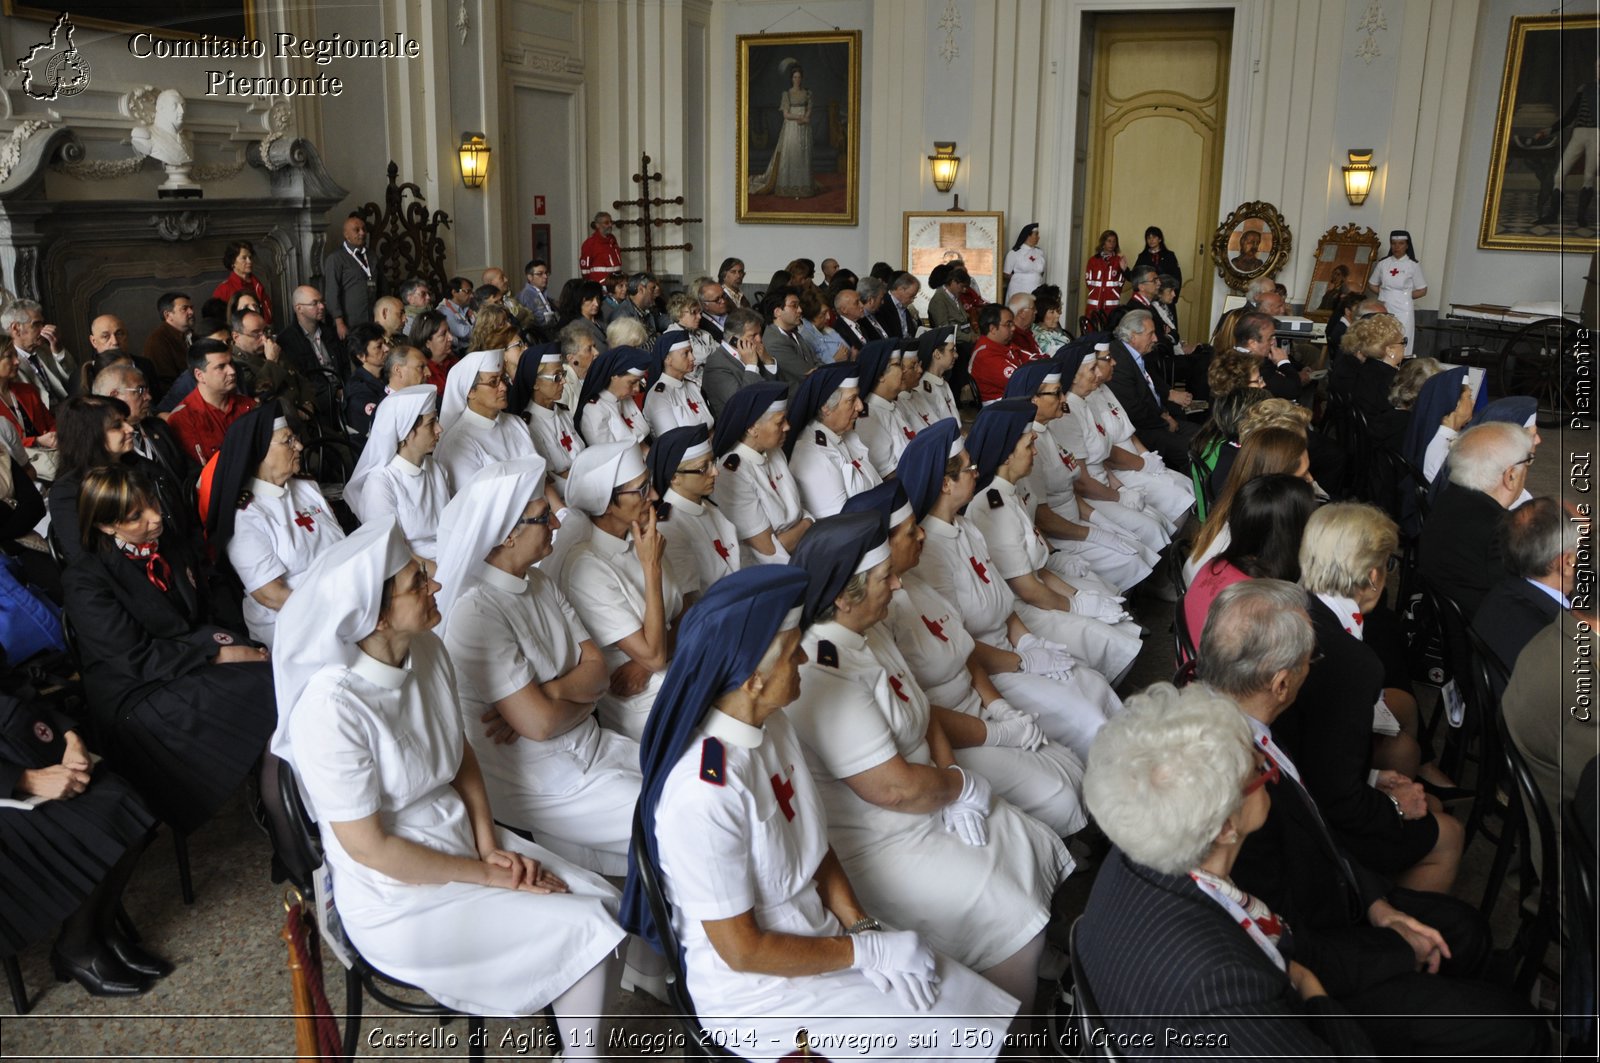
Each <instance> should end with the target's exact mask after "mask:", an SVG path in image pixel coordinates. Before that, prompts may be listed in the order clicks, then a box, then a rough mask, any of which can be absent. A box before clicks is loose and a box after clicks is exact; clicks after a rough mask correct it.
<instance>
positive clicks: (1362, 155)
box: [1344, 148, 1378, 207]
mask: <svg viewBox="0 0 1600 1063" xmlns="http://www.w3.org/2000/svg"><path fill="white" fill-rule="evenodd" d="M1345 154H1347V155H1349V156H1350V162H1349V164H1348V165H1347V166H1345V167H1344V195H1345V198H1346V199H1348V200H1349V201H1350V205H1351V206H1352V207H1359V206H1361V204H1363V203H1365V202H1366V201H1367V193H1368V192H1371V191H1372V175H1373V174H1375V173H1377V172H1378V168H1377V167H1376V166H1374V165H1372V149H1371V148H1351V149H1350V150H1349V151H1348V152H1346V153H1345Z"/></svg>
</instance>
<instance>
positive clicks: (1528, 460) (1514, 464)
mask: <svg viewBox="0 0 1600 1063" xmlns="http://www.w3.org/2000/svg"><path fill="white" fill-rule="evenodd" d="M1532 464H1533V455H1532V454H1529V455H1528V456H1527V457H1525V458H1523V459H1522V460H1521V461H1514V462H1512V463H1511V468H1513V469H1515V468H1516V467H1517V466H1518V465H1532Z"/></svg>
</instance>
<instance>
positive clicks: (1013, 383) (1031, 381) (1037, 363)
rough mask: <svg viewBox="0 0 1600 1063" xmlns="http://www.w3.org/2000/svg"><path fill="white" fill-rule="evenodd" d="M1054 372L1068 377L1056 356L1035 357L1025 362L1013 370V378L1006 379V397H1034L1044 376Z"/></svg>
mask: <svg viewBox="0 0 1600 1063" xmlns="http://www.w3.org/2000/svg"><path fill="white" fill-rule="evenodd" d="M1052 373H1054V374H1056V375H1057V376H1060V377H1062V379H1063V380H1064V379H1066V377H1065V374H1064V373H1063V372H1062V369H1061V363H1060V362H1058V361H1056V360H1055V359H1054V358H1035V359H1034V360H1033V361H1031V362H1024V363H1023V364H1022V365H1019V366H1017V368H1016V369H1014V370H1013V371H1012V373H1011V378H1010V379H1009V380H1007V381H1006V394H1005V397H1006V398H1008V399H1032V398H1033V396H1034V395H1035V394H1036V393H1037V392H1038V390H1039V388H1040V387H1041V386H1042V385H1043V384H1044V378H1045V377H1047V376H1049V375H1050V374H1052Z"/></svg>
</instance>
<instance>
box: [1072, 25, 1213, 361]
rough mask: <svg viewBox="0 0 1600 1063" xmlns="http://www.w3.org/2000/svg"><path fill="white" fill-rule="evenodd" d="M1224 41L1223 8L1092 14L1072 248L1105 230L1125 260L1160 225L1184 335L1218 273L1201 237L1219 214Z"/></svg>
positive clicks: (1201, 335) (1203, 334)
mask: <svg viewBox="0 0 1600 1063" xmlns="http://www.w3.org/2000/svg"><path fill="white" fill-rule="evenodd" d="M1232 40H1233V16H1232V14H1231V12H1226V11H1219V12H1195V13H1182V14H1179V13H1166V12H1153V13H1149V14H1144V13H1141V14H1138V15H1104V16H1100V17H1098V18H1097V19H1096V20H1095V23H1094V59H1093V63H1094V70H1093V90H1092V97H1091V101H1090V106H1089V138H1088V143H1089V153H1088V159H1087V169H1088V174H1087V177H1088V191H1087V194H1086V195H1085V198H1084V211H1083V245H1082V246H1083V256H1082V257H1083V258H1084V259H1087V258H1088V256H1089V255H1091V254H1093V253H1094V250H1095V248H1096V246H1097V245H1096V243H1095V241H1096V240H1097V239H1098V237H1099V235H1100V233H1101V232H1102V231H1103V230H1105V229H1114V230H1116V232H1117V235H1118V237H1119V239H1120V241H1121V244H1122V249H1123V254H1124V255H1125V256H1126V257H1127V259H1128V263H1129V265H1132V263H1133V261H1134V259H1135V258H1137V257H1138V254H1139V252H1140V251H1141V250H1143V248H1144V231H1145V228H1146V227H1147V226H1151V225H1154V226H1156V227H1158V228H1160V229H1161V230H1162V232H1163V234H1164V235H1165V236H1166V241H1167V248H1168V249H1169V250H1171V251H1172V252H1173V254H1175V255H1177V256H1178V265H1179V266H1180V267H1181V268H1182V270H1183V294H1182V297H1181V299H1180V300H1179V314H1178V327H1179V329H1180V330H1181V332H1182V334H1183V338H1184V340H1185V341H1186V342H1189V343H1198V342H1204V341H1206V340H1208V339H1209V338H1210V333H1211V321H1210V311H1211V285H1212V282H1213V281H1214V280H1215V279H1216V272H1215V270H1213V269H1212V268H1211V266H1210V261H1209V259H1208V258H1207V256H1206V252H1205V244H1206V243H1207V241H1209V240H1210V238H1211V233H1212V230H1213V229H1215V228H1216V225H1217V221H1218V220H1219V218H1220V214H1219V213H1218V202H1217V200H1218V195H1219V187H1220V183H1221V178H1222V135H1223V125H1224V119H1225V117H1226V114H1227V102H1228V53H1229V50H1230V48H1231V47H1232ZM1076 265H1077V268H1079V269H1081V268H1082V265H1083V263H1082V262H1081V261H1080V262H1079V263H1077V264H1076ZM1080 291H1081V288H1080ZM1124 296H1125V297H1126V292H1125V293H1124ZM1079 312H1080V313H1081V307H1080V311H1079Z"/></svg>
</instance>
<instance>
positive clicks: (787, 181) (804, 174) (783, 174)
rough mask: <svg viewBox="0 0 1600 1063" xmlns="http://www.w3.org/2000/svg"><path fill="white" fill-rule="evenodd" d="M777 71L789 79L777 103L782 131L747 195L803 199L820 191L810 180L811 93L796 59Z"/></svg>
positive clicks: (780, 66) (782, 65)
mask: <svg viewBox="0 0 1600 1063" xmlns="http://www.w3.org/2000/svg"><path fill="white" fill-rule="evenodd" d="M778 69H779V70H781V71H783V72H784V73H785V74H787V75H788V76H789V87H788V88H787V89H785V90H784V93H783V97H782V99H781V100H780V101H779V103H778V109H779V110H780V111H782V112H783V130H782V132H780V133H779V134H778V147H777V150H776V151H774V152H773V153H772V158H771V159H770V160H768V162H767V170H766V172H765V173H763V174H762V175H761V176H759V177H752V178H751V179H750V194H751V195H768V194H770V195H778V196H790V197H793V198H794V199H804V198H806V197H808V196H814V195H816V194H817V193H818V192H820V191H822V189H821V188H820V187H818V185H817V183H816V182H815V181H813V180H812V179H811V136H812V133H811V90H810V89H808V88H806V87H805V73H806V72H805V68H804V67H802V66H801V65H800V62H799V60H796V59H792V58H790V59H785V60H784V61H783V62H781V63H779V64H778Z"/></svg>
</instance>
